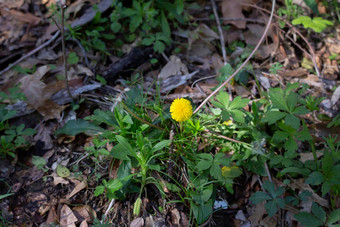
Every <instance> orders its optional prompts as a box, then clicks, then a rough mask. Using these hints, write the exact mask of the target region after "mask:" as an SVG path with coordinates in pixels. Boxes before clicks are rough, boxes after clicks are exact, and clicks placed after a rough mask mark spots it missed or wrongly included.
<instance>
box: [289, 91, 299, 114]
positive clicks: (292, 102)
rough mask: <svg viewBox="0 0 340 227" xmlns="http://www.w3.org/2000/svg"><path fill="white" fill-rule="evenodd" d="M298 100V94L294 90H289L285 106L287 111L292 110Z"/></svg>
mask: <svg viewBox="0 0 340 227" xmlns="http://www.w3.org/2000/svg"><path fill="white" fill-rule="evenodd" d="M297 102H298V95H297V94H296V93H294V92H290V93H289V94H288V96H287V106H288V109H289V111H293V110H294V108H295V106H296V104H297Z"/></svg>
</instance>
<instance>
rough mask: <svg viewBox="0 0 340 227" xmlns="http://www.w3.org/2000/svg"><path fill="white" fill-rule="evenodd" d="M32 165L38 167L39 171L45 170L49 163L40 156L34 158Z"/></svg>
mask: <svg viewBox="0 0 340 227" xmlns="http://www.w3.org/2000/svg"><path fill="white" fill-rule="evenodd" d="M32 163H33V165H35V166H36V167H37V169H41V168H43V167H44V166H45V165H46V164H47V162H46V160H45V159H44V158H43V157H40V156H34V155H33V156H32Z"/></svg>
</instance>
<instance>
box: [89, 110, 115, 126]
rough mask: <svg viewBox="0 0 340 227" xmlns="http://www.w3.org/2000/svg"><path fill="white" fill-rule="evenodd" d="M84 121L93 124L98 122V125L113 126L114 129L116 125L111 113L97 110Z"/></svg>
mask: <svg viewBox="0 0 340 227" xmlns="http://www.w3.org/2000/svg"><path fill="white" fill-rule="evenodd" d="M84 119H85V120H91V121H95V122H98V123H105V124H107V125H109V126H115V127H116V126H117V125H118V123H117V121H116V119H114V115H113V113H112V112H110V111H102V110H99V109H97V110H95V111H94V115H92V116H87V117H85V118H84Z"/></svg>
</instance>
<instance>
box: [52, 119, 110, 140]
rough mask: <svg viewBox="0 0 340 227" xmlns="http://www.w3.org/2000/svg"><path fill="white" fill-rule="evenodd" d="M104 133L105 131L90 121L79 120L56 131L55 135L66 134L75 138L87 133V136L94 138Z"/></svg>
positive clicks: (70, 122)
mask: <svg viewBox="0 0 340 227" xmlns="http://www.w3.org/2000/svg"><path fill="white" fill-rule="evenodd" d="M104 131H105V129H103V128H101V127H99V126H97V125H94V124H92V123H91V122H89V121H85V120H83V119H78V120H70V121H68V122H67V123H66V124H65V126H64V127H62V128H60V129H58V130H56V131H55V134H56V135H60V134H66V135H71V136H75V135H77V134H79V133H85V134H86V135H90V136H94V135H97V134H99V133H100V132H104Z"/></svg>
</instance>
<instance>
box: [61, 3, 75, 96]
mask: <svg viewBox="0 0 340 227" xmlns="http://www.w3.org/2000/svg"><path fill="white" fill-rule="evenodd" d="M65 8H66V6H65V5H61V46H62V49H63V61H64V75H65V83H66V90H67V93H68V96H70V98H71V99H72V100H73V99H74V98H73V96H72V94H71V91H70V87H69V86H68V75H67V60H66V48H65V28H64V16H65Z"/></svg>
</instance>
